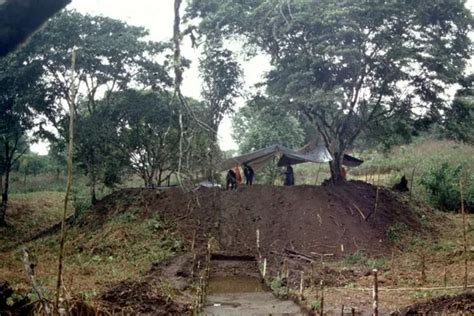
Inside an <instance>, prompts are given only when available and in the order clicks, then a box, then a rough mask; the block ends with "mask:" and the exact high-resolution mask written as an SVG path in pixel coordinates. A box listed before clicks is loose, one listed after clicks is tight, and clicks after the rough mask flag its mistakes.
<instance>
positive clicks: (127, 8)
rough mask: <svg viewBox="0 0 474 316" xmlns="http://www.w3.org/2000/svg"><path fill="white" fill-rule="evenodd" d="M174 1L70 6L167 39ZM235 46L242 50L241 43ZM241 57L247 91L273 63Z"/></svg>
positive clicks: (190, 79) (191, 90)
mask: <svg viewBox="0 0 474 316" xmlns="http://www.w3.org/2000/svg"><path fill="white" fill-rule="evenodd" d="M185 3H186V1H183V4H185ZM173 4H174V0H133V1H130V0H73V1H72V3H71V4H70V5H69V6H68V7H67V8H68V9H76V10H77V11H79V12H81V13H89V14H92V15H104V16H108V17H111V18H115V19H120V20H123V21H126V22H127V23H129V24H132V25H140V26H144V27H145V28H147V29H148V30H149V31H150V39H151V40H155V41H167V40H170V39H171V37H172V34H173V19H174V15H173ZM467 6H468V8H469V9H470V10H471V11H474V0H468V1H467ZM233 46H234V45H233ZM235 46H236V50H238V49H237V48H238V45H235ZM182 54H183V56H184V57H186V58H188V59H190V60H191V68H190V69H187V70H186V71H185V73H184V82H183V87H182V91H183V93H184V94H185V95H186V96H190V97H194V98H197V99H199V98H200V89H201V80H200V78H199V73H198V70H197V67H198V58H199V54H200V53H199V51H198V50H196V49H193V48H191V45H190V41H189V39H186V40H185V41H184V42H183V51H182ZM239 60H240V62H241V64H242V66H243V69H244V82H245V88H244V91H246V92H249V91H251V90H252V87H253V86H254V85H255V84H256V83H258V82H260V81H262V79H263V75H264V73H265V71H267V70H268V69H269V62H268V59H267V58H266V57H265V56H257V57H255V58H253V59H251V60H245V59H244V57H243V56H239ZM243 103H244V100H243V98H240V99H239V100H237V107H240V106H242V105H243ZM231 133H232V124H231V121H230V119H229V117H226V118H224V120H223V122H222V124H221V126H220V127H219V143H220V146H221V148H222V149H223V150H228V149H237V146H236V144H235V142H234V141H233V139H232V136H231ZM32 149H33V150H34V151H37V152H39V153H41V154H46V153H47V147H46V145H45V144H44V143H39V144H36V145H34V146H33V147H32Z"/></svg>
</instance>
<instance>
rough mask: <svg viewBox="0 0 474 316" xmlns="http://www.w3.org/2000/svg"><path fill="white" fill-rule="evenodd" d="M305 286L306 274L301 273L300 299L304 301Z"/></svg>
mask: <svg viewBox="0 0 474 316" xmlns="http://www.w3.org/2000/svg"><path fill="white" fill-rule="evenodd" d="M303 286H304V272H303V271H301V275H300V299H301V300H303V299H304V298H303Z"/></svg>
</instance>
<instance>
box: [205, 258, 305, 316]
mask: <svg viewBox="0 0 474 316" xmlns="http://www.w3.org/2000/svg"><path fill="white" fill-rule="evenodd" d="M211 266H212V272H211V276H210V279H209V284H208V295H207V302H206V305H205V307H204V310H203V314H204V315H215V316H218V315H222V316H227V315H232V316H233V315H303V313H302V312H301V309H300V308H299V307H298V305H296V304H295V303H294V302H293V301H289V300H280V299H278V298H276V297H275V296H274V295H273V294H272V293H271V292H269V291H267V290H265V289H264V287H263V285H262V282H261V279H260V278H259V276H258V271H257V267H256V264H255V262H242V261H224V260H222V261H221V260H219V261H213V262H212V265H211Z"/></svg>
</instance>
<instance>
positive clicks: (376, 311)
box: [372, 269, 379, 316]
mask: <svg viewBox="0 0 474 316" xmlns="http://www.w3.org/2000/svg"><path fill="white" fill-rule="evenodd" d="M372 272H373V275H374V287H373V290H372V300H373V310H374V311H373V315H374V316H378V315H379V285H378V279H377V273H378V270H377V269H373V270H372Z"/></svg>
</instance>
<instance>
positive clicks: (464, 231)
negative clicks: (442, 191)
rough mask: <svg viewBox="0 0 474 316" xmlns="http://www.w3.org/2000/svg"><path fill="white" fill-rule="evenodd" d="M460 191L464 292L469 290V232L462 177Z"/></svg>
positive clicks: (460, 178)
mask: <svg viewBox="0 0 474 316" xmlns="http://www.w3.org/2000/svg"><path fill="white" fill-rule="evenodd" d="M459 191H460V195H461V213H462V236H463V239H464V240H463V244H464V245H463V248H464V249H463V250H464V254H463V255H464V290H466V289H467V230H466V212H465V211H464V193H463V187H462V176H461V177H459Z"/></svg>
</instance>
